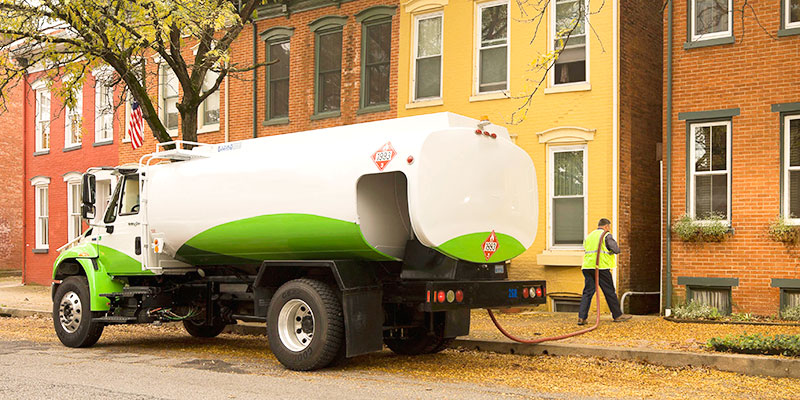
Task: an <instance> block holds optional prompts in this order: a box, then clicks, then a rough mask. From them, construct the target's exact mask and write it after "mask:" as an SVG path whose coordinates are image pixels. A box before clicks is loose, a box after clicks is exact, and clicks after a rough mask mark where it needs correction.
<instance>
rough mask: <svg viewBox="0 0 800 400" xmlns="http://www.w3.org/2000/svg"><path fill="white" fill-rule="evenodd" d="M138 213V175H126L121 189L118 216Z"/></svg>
mask: <svg viewBox="0 0 800 400" xmlns="http://www.w3.org/2000/svg"><path fill="white" fill-rule="evenodd" d="M138 213H139V175H128V176H126V177H125V184H124V186H123V187H122V202H121V203H120V208H119V215H131V214H138Z"/></svg>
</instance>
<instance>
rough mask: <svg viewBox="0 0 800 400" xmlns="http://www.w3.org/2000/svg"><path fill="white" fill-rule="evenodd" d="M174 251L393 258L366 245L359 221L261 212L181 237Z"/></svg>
mask: <svg viewBox="0 0 800 400" xmlns="http://www.w3.org/2000/svg"><path fill="white" fill-rule="evenodd" d="M176 255H177V258H178V259H182V260H185V261H186V262H189V263H192V264H224V263H236V264H239V263H243V262H253V261H261V260H315V259H316V260H320V259H328V260H342V259H361V260H371V261H387V260H396V258H394V257H391V256H389V255H386V254H384V253H382V252H380V251H379V250H377V249H375V248H374V247H372V246H370V244H369V243H367V241H366V240H365V239H364V236H363V235H362V233H361V228H360V227H359V226H358V224H356V223H353V222H347V221H342V220H338V219H333V218H328V217H321V216H318V215H310V214H272V215H261V216H258V217H252V218H245V219H241V220H237V221H232V222H228V223H225V224H222V225H218V226H215V227H213V228H209V229H207V230H205V231H203V232H201V233H199V234H197V235H196V236H194V237H193V238H191V239H189V240H188V241H186V243H185V244H183V245H182V246H181V247H180V248H179V249H178V252H177V254H176Z"/></svg>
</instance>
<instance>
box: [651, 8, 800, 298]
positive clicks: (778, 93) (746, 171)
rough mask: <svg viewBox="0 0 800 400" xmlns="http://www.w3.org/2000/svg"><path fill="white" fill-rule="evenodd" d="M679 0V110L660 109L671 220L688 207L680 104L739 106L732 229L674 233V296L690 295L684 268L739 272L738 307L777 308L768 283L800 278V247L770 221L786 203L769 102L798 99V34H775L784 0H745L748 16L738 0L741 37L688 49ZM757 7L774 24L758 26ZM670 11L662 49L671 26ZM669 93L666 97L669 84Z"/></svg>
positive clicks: (736, 23)
mask: <svg viewBox="0 0 800 400" xmlns="http://www.w3.org/2000/svg"><path fill="white" fill-rule="evenodd" d="M673 4H674V21H673V24H674V30H673V39H674V42H673V54H674V57H673V60H674V66H673V68H674V74H673V79H674V83H673V113H672V115H669V116H667V115H666V114H664V115H665V118H671V120H672V136H673V141H672V142H673V146H672V162H673V164H672V171H671V173H672V179H673V185H672V199H671V200H672V210H671V211H672V218H673V221H672V222H674V221H675V220H677V219H678V218H680V216H681V215H682V214H684V213H685V212H686V211H687V208H686V185H687V182H686V121H679V120H678V113H680V112H689V111H708V110H720V109H728V108H739V109H740V115H738V116H735V117H733V120H732V184H731V188H732V202H731V205H732V211H731V218H732V227H733V228H734V229H735V234H734V235H733V237H731V238H730V239H728V240H726V241H725V242H722V243H685V242H682V241H680V239H679V238H678V237H677V236H675V235H673V237H672V239H673V245H672V270H673V272H672V277H673V278H672V284H673V286H674V287H675V288H676V290H675V296H674V302H673V303H677V302H679V301H682V300H683V296H684V295H685V294H684V288H683V287H682V286H681V287H679V286H677V282H676V280H677V277H679V276H690V277H733V278H739V286H738V287H734V288H733V291H732V295H733V303H734V311H735V312H736V311H739V312H753V313H758V314H775V313H776V312H777V311H778V302H779V299H778V296H779V292H778V289H777V288H772V287H770V280H771V278H792V279H798V278H800V248H798V247H797V246H786V245H783V244H780V243H777V242H774V241H772V240H770V239H769V237H768V236H767V229H768V225H769V223H770V222H771V221H772V220H774V219H775V218H776V217H777V216H778V214H779V212H780V210H779V208H780V197H779V187H780V175H781V171H780V157H779V149H780V148H779V146H780V141H779V138H780V132H779V127H780V119H779V118H780V116H779V114H778V113H774V112H772V111H771V107H770V105H771V104H777V103H789V102H800V85H798V82H800V56H798V55H800V36H789V37H781V38H777V37H776V36H777V31H778V28H779V2H778V1H760V2H749V3H748V4H749V6H748V8H746V9H745V17H744V21H742V12H741V10H742V5H743V1H742V0H735V1H734V18H733V28H734V36H735V37H736V43H735V44H729V45H719V46H712V47H705V48H698V49H690V50H684V48H683V44H684V43H685V42H686V36H687V33H686V32H687V28H686V14H687V10H686V1H673ZM749 7H752V10H751V9H750V8H749ZM754 13H755V15H757V17H758V20H759V21H760V22H761V24H763V26H764V28H765V29H766V30H767V32H768V33H765V32H764V31H763V30H762V29H761V27H759V25H758V23H757V22H756V19H755V18H754ZM664 15H665V17H664V18H665V19H664V27H665V31H664V32H665V36H664V47H665V49H666V44H667V42H666V40H667V35H668V34H669V32H667V31H666V27H667V24H666V15H667V14H666V13H665V14H664ZM743 23H744V26H743V25H742V24H743ZM664 56H665V57H666V52H665V55H664ZM665 60H666V58H665ZM665 63H666V61H665ZM665 79H666V76H665ZM665 87H666V86H665ZM664 96H665V100H664V101H665V104H666V101H667V99H666V91H665V92H664ZM665 121H666V119H665ZM665 132H666V130H665ZM665 151H669V150H668V149H665Z"/></svg>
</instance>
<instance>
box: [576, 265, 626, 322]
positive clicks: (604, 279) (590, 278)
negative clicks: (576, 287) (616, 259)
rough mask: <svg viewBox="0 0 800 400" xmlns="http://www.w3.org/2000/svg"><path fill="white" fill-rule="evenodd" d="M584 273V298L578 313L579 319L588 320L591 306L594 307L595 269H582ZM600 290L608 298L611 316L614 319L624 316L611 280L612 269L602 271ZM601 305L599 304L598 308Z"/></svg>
mask: <svg viewBox="0 0 800 400" xmlns="http://www.w3.org/2000/svg"><path fill="white" fill-rule="evenodd" d="M581 271H583V280H584V286H583V297H581V308H580V310H579V311H578V318H581V319H586V318H587V317H588V316H589V306H590V305H592V296H594V287H595V284H594V268H592V269H582V270H581ZM600 289H601V290H602V291H603V295H605V297H606V303H608V308H609V309H610V310H611V315H612V316H613V317H614V318H617V317H619V316H620V315H622V310H621V309H620V308H619V300H618V299H617V292H616V290H614V280H613V278H611V270H610V269H601V270H600ZM599 306H600V305H599V304H598V307H599Z"/></svg>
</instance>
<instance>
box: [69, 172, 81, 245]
mask: <svg viewBox="0 0 800 400" xmlns="http://www.w3.org/2000/svg"><path fill="white" fill-rule="evenodd" d="M65 180H66V179H65ZM73 190H75V191H77V193H76V194H77V196H78V198H77V200H78V202H80V197H81V181H80V179H78V180H74V179H73V180H69V181H67V241H68V242H69V241H71V240H73V239H75V238H76V237H79V236H80V235H81V233H82V232H83V226H82V223H81V221H82V220H81V210H80V204H78V205H77V211H75V210H74V209H75V207H76V204H75V200H76V199H75V197H73ZM76 217H77V218H76ZM76 223H77V224H78V226H77V233H76V231H75V229H76V226H75V224H76Z"/></svg>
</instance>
